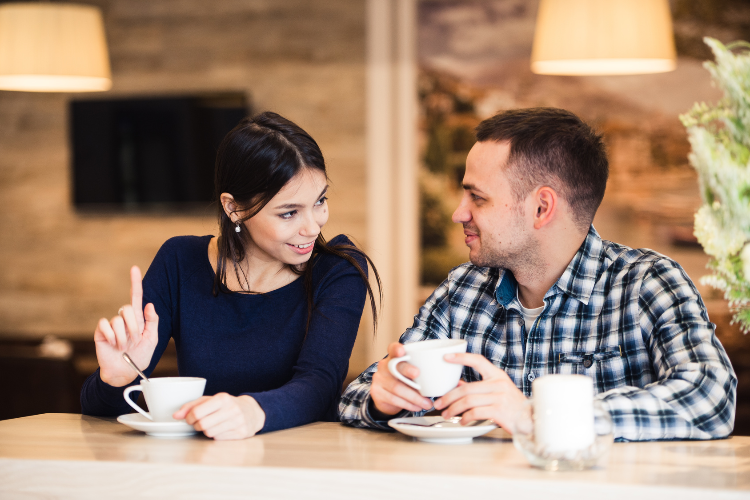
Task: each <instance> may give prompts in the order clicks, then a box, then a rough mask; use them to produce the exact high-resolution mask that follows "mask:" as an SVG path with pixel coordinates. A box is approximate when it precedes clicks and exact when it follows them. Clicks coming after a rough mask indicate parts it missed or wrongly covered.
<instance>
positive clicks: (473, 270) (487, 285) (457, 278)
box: [445, 262, 503, 293]
mask: <svg viewBox="0 0 750 500" xmlns="http://www.w3.org/2000/svg"><path fill="white" fill-rule="evenodd" d="M502 272H503V271H502V270H501V269H498V268H493V267H479V266H475V265H474V264H472V263H471V262H464V263H463V264H461V265H459V266H456V267H454V268H453V269H451V270H450V272H449V273H448V277H447V278H446V280H445V283H446V284H447V286H448V288H449V289H450V290H452V291H458V290H466V289H480V288H484V289H486V290H487V291H489V292H490V293H494V290H495V287H496V286H497V283H498V280H499V278H500V276H501V274H502Z"/></svg>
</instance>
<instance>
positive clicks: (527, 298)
mask: <svg viewBox="0 0 750 500" xmlns="http://www.w3.org/2000/svg"><path fill="white" fill-rule="evenodd" d="M476 133H477V143H476V144H475V145H474V147H473V148H472V149H471V151H470V152H469V155H468V157H467V159H466V174H465V176H464V179H463V187H464V195H463V198H462V200H461V203H460V204H459V206H458V208H457V209H456V211H455V213H454V214H453V221H454V222H456V223H460V224H463V227H464V234H465V235H466V245H467V246H468V247H469V257H470V260H471V263H466V264H463V265H461V266H459V267H457V268H455V269H453V270H452V271H451V272H450V274H449V276H448V278H447V279H446V280H445V281H444V282H443V283H442V284H441V285H440V286H439V287H438V288H437V289H436V290H435V292H434V293H433V294H432V296H431V297H430V298H429V299H428V300H427V302H426V303H425V304H424V305H423V306H422V308H421V309H420V311H419V314H418V315H417V316H416V317H415V319H414V324H413V326H412V327H411V328H410V329H408V330H406V332H405V333H404V334H403V335H402V336H401V342H402V343H408V342H417V341H421V340H426V339H433V338H463V339H466V340H467V341H468V352H467V353H466V354H455V355H448V356H446V360H447V361H450V362H455V363H459V364H462V365H464V366H465V368H464V371H463V381H462V382H461V383H460V384H459V386H458V387H457V388H455V389H453V390H452V391H450V392H448V393H447V394H446V395H444V396H442V397H440V398H437V399H436V400H435V401H434V402H433V401H431V400H429V399H427V398H424V397H422V396H421V395H420V394H419V393H418V392H417V391H415V390H413V389H411V388H410V387H408V386H407V385H405V384H403V383H402V382H400V381H398V380H397V379H396V378H395V377H393V376H392V375H391V374H390V373H389V372H388V369H387V366H386V364H387V362H388V358H395V357H398V356H402V355H404V354H405V351H404V348H403V345H402V344H401V343H393V344H391V345H390V346H389V348H388V357H387V358H386V359H384V360H382V361H380V362H379V363H376V364H374V365H372V366H371V367H369V368H368V369H367V370H366V371H365V372H364V373H363V374H362V375H360V376H359V378H357V379H356V380H355V381H354V382H352V384H351V385H349V387H348V388H347V389H346V391H344V394H343V396H342V400H341V403H340V405H339V414H340V417H341V420H342V422H344V423H346V424H349V425H354V426H359V427H374V428H381V429H389V428H388V427H387V425H386V424H387V421H388V419H390V418H394V417H403V416H407V415H410V414H423V413H425V412H426V411H428V410H431V409H432V408H433V404H434V408H435V409H437V410H440V411H441V412H442V415H443V417H445V418H449V417H453V416H456V415H462V422H469V421H472V420H479V419H492V420H494V421H495V422H496V423H497V424H498V425H500V426H501V427H503V428H505V429H506V430H508V431H509V432H513V418H514V416H515V415H516V414H517V412H518V409H519V408H520V406H521V405H522V403H523V402H524V401H525V400H526V398H527V397H529V396H531V395H532V394H531V387H532V382H533V381H534V379H535V378H537V377H539V376H542V375H545V374H549V373H563V374H571V373H578V374H584V375H587V376H590V377H591V378H592V379H593V384H594V389H595V392H596V398H597V399H598V400H599V401H600V402H601V403H602V405H603V406H604V407H605V408H606V409H607V410H608V411H609V412H610V414H611V416H612V420H613V422H614V426H615V437H616V438H618V439H620V440H650V439H710V438H720V437H725V436H727V435H728V434H729V433H730V432H731V431H732V428H733V425H734V404H735V391H736V386H737V378H736V377H735V374H734V371H733V370H732V367H731V365H730V363H729V360H728V358H727V356H726V353H725V352H724V349H723V348H722V346H721V344H720V343H719V341H718V340H717V338H716V336H715V335H714V325H713V324H712V323H710V322H709V320H708V316H707V314H706V310H705V306H704V304H703V301H702V299H701V297H700V295H699V294H698V291H697V290H696V288H695V286H694V285H693V283H692V282H691V281H690V279H689V278H688V277H687V275H686V274H685V272H684V271H683V270H682V268H681V267H680V266H679V265H678V264H677V263H676V262H674V261H672V260H670V259H669V258H667V257H665V256H663V255H660V254H658V253H656V252H654V251H651V250H634V249H631V248H628V247H625V246H622V245H618V244H615V243H612V242H609V241H604V240H602V239H601V238H600V237H599V235H598V234H597V232H596V231H595V230H594V227H593V226H592V225H591V223H592V221H593V220H594V215H595V213H596V210H597V209H598V207H599V204H600V203H601V201H602V198H603V197H604V190H605V187H606V183H607V176H608V168H609V167H608V161H607V156H606V152H605V149H604V145H603V142H602V139H601V136H599V135H597V134H596V133H594V132H593V131H592V130H591V129H590V128H589V127H588V126H587V125H586V124H585V123H583V122H582V121H581V120H580V119H579V118H578V117H576V116H575V115H574V114H572V113H570V112H568V111H564V110H561V109H555V108H532V109H521V110H512V111H507V112H503V113H500V114H498V115H496V116H494V117H492V118H489V119H487V120H485V121H483V122H482V123H480V124H479V126H478V127H477V130H476ZM402 366H405V368H403V369H402V373H403V374H404V375H405V376H407V377H410V378H415V377H416V376H417V374H418V370H417V368H416V367H414V366H411V365H408V364H407V363H402V364H401V365H399V367H402Z"/></svg>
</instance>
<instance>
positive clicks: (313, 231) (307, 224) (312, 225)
mask: <svg viewBox="0 0 750 500" xmlns="http://www.w3.org/2000/svg"><path fill="white" fill-rule="evenodd" d="M300 234H302V235H304V236H317V235H318V234H320V225H319V224H318V222H317V221H316V220H315V217H314V216H313V214H308V215H307V217H305V221H304V224H303V225H302V228H301V229H300Z"/></svg>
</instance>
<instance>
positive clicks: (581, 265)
mask: <svg viewBox="0 0 750 500" xmlns="http://www.w3.org/2000/svg"><path fill="white" fill-rule="evenodd" d="M603 254H604V245H603V243H602V238H601V236H599V233H597V232H596V229H594V226H593V225H592V226H591V227H589V232H588V234H587V235H586V239H584V240H583V243H582V244H581V247H580V248H579V249H578V251H577V252H576V254H575V256H573V259H572V260H571V261H570V264H568V267H566V268H565V271H564V272H563V273H562V276H560V278H559V279H558V280H557V282H556V283H555V284H554V286H552V288H550V289H549V290H548V291H547V293H546V294H544V298H545V299H546V298H547V297H549V296H551V295H555V294H556V293H557V291H559V292H562V293H564V294H567V295H570V296H571V297H574V298H576V299H577V300H579V301H580V302H582V303H584V304H586V305H588V303H589V299H590V298H591V293H592V292H593V291H594V285H596V282H597V280H598V279H599V276H600V275H601V273H602V266H601V261H602V256H603ZM517 288H518V282H517V281H516V278H515V276H513V273H511V272H510V271H508V270H502V274H501V275H500V280H499V283H498V285H497V288H496V289H495V298H496V299H497V302H498V303H499V304H500V305H502V306H503V307H506V308H507V307H508V305H509V304H510V303H511V301H512V300H513V299H515V298H516V290H517Z"/></svg>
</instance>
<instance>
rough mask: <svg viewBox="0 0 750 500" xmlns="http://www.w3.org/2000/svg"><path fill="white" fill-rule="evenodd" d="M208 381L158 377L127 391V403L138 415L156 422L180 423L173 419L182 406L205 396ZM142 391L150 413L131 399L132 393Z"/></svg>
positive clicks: (198, 378) (203, 379) (193, 378)
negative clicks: (204, 391)
mask: <svg viewBox="0 0 750 500" xmlns="http://www.w3.org/2000/svg"><path fill="white" fill-rule="evenodd" d="M205 388H206V379H205V378H200V377H157V378H149V379H148V380H141V383H140V384H139V385H134V386H131V387H128V388H127V389H125V392H124V393H123V396H124V397H125V401H127V403H128V404H129V405H130V406H132V407H133V409H135V410H136V411H137V412H138V413H140V414H141V415H143V416H144V417H146V418H148V419H149V420H153V421H155V422H178V420H175V419H174V418H172V415H173V414H174V412H176V411H177V410H179V409H180V408H181V407H182V405H184V404H185V403H189V402H190V401H195V400H196V399H198V398H199V397H201V396H203V390H204V389H205ZM133 391H142V392H143V397H144V398H145V399H146V405H147V406H148V413H146V412H145V411H143V409H142V408H141V407H140V406H138V405H137V404H135V403H134V402H133V400H132V399H130V393H131V392H133Z"/></svg>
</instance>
